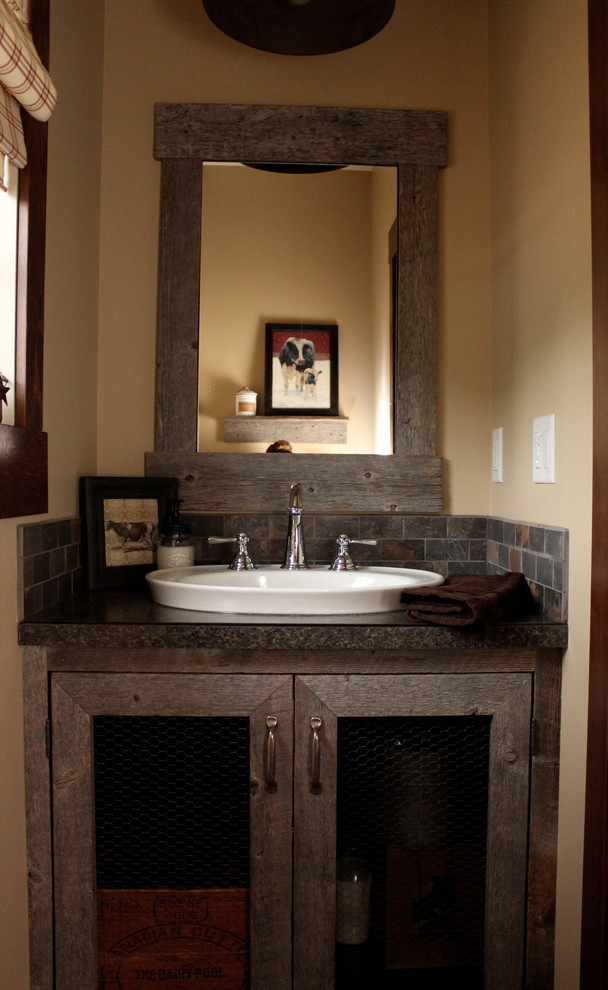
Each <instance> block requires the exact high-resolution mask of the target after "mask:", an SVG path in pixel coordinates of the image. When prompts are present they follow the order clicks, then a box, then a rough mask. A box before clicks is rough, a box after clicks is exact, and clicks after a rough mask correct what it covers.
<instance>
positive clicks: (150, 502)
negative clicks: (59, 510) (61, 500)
mask: <svg viewBox="0 0 608 990" xmlns="http://www.w3.org/2000/svg"><path fill="white" fill-rule="evenodd" d="M177 497H178V485H177V479H176V478H113V477H100V478H95V477H85V478H81V479H80V515H81V517H82V546H83V565H84V577H85V584H86V587H87V588H88V590H89V591H95V590H97V589H99V588H118V587H126V586H128V585H133V584H139V583H141V582H142V578H143V576H144V574H146V573H147V571H150V570H152V568H153V567H154V565H155V561H156V545H157V543H158V540H159V537H160V535H161V533H163V532H166V527H167V526H168V524H169V521H170V519H171V514H172V510H173V509H174V508H175V507H176V506H177Z"/></svg>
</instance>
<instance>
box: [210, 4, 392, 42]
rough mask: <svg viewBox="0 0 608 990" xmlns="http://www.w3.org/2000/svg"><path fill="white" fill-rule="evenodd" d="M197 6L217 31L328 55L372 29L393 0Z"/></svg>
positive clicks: (388, 14) (368, 35)
mask: <svg viewBox="0 0 608 990" xmlns="http://www.w3.org/2000/svg"><path fill="white" fill-rule="evenodd" d="M203 7H204V8H205V11H206V12H207V15H208V17H209V18H210V20H212V21H213V23H214V24H215V26H216V27H218V28H219V29H220V31H223V32H224V34H227V35H228V36H229V37H230V38H233V39H234V40H235V41H240V42H241V44H243V45H249V47H250V48H259V49H261V50H262V51H265V52H276V53H277V54H279V55H328V54H330V53H331V52H341V51H344V50H345V49H347V48H354V46H355V45H361V44H362V43H363V42H364V41H369V39H370V38H373V37H374V35H376V34H378V32H379V31H381V30H382V29H383V28H384V27H385V26H386V25H387V24H388V22H389V21H390V19H391V17H392V15H393V11H394V9H395V0H203Z"/></svg>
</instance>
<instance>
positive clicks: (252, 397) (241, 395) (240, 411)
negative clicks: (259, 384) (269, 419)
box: [236, 385, 258, 416]
mask: <svg viewBox="0 0 608 990" xmlns="http://www.w3.org/2000/svg"><path fill="white" fill-rule="evenodd" d="M257 399H258V393H257V392H253V391H252V390H251V389H250V388H248V387H247V386H246V385H245V386H244V387H243V388H242V389H241V390H240V392H237V393H236V414H237V416H255V411H256V403H257Z"/></svg>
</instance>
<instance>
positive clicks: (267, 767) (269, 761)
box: [264, 715, 279, 790]
mask: <svg viewBox="0 0 608 990" xmlns="http://www.w3.org/2000/svg"><path fill="white" fill-rule="evenodd" d="M278 724H279V720H278V718H277V717H276V715H267V716H266V739H265V741H264V780H265V781H266V787H267V788H268V789H269V790H275V789H276V786H277V782H276V780H275V771H276V763H277V756H276V745H275V738H274V730H275V729H276V727H277V725H278Z"/></svg>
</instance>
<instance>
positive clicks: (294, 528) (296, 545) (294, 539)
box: [281, 484, 308, 571]
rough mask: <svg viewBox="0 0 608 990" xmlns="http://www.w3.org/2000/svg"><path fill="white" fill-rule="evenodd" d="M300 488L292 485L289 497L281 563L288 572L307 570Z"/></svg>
mask: <svg viewBox="0 0 608 990" xmlns="http://www.w3.org/2000/svg"><path fill="white" fill-rule="evenodd" d="M303 512H304V510H303V509H302V486H301V485H299V484H298V485H292V486H291V493H290V496H289V522H288V524H287V540H286V543H285V559H284V561H283V563H282V565H281V566H282V567H284V568H285V569H286V570H288V571H303V570H306V569H307V568H308V564H307V563H306V552H305V550H304V531H303V529H302V515H303Z"/></svg>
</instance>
